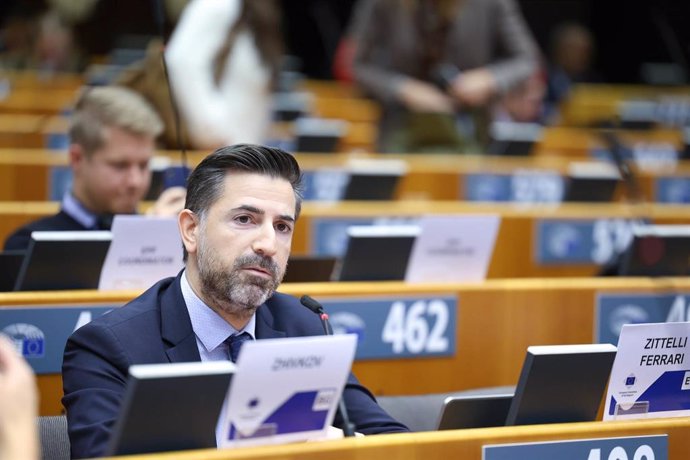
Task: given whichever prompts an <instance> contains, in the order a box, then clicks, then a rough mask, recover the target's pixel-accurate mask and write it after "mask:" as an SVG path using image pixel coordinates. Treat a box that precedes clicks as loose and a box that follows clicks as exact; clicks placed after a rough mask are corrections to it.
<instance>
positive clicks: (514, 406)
mask: <svg viewBox="0 0 690 460" xmlns="http://www.w3.org/2000/svg"><path fill="white" fill-rule="evenodd" d="M615 357H616V347H615V346H613V345H611V344H608V343H607V344H587V345H546V346H531V347H528V348H527V355H526V356H525V361H524V363H523V365H522V371H521V373H520V379H519V380H518V384H517V387H516V388H515V396H513V400H512V402H511V404H510V409H509V410H508V415H507V417H506V425H533V424H541V423H567V422H591V421H594V420H595V419H596V416H597V412H598V410H599V406H600V405H601V401H602V398H603V397H604V391H605V390H606V384H607V383H608V379H609V375H610V373H611V367H612V366H613V360H614V358H615Z"/></svg>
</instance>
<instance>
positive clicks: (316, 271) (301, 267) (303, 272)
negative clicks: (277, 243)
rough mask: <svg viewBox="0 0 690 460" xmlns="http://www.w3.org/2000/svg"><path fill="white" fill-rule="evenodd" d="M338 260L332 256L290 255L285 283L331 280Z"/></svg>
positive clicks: (284, 278)
mask: <svg viewBox="0 0 690 460" xmlns="http://www.w3.org/2000/svg"><path fill="white" fill-rule="evenodd" d="M336 260H337V259H336V258H335V257H331V256H290V258H289V259H288V264H287V268H286V270H285V276H284V277H283V283H313V282H324V281H331V279H332V277H333V270H334V268H335V264H336Z"/></svg>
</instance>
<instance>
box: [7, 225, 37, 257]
mask: <svg viewBox="0 0 690 460" xmlns="http://www.w3.org/2000/svg"><path fill="white" fill-rule="evenodd" d="M30 240H31V232H30V231H29V229H27V228H26V227H22V228H20V229H19V230H17V231H16V232H14V233H13V234H11V235H10V236H9V237H8V238H7V239H6V240H5V247H4V249H5V251H19V250H22V251H25V250H26V249H27V248H28V247H29V241H30Z"/></svg>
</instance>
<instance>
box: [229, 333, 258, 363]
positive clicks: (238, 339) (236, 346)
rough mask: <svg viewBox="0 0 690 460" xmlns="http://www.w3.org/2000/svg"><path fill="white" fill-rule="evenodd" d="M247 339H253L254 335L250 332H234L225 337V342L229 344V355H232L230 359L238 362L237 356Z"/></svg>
mask: <svg viewBox="0 0 690 460" xmlns="http://www.w3.org/2000/svg"><path fill="white" fill-rule="evenodd" d="M247 340H252V336H251V335H250V334H249V332H243V333H241V334H233V335H231V336H230V337H228V338H227V339H225V343H227V344H228V356H229V357H230V361H232V362H233V363H236V362H237V357H238V356H239V355H240V348H242V345H243V344H244V342H246V341H247Z"/></svg>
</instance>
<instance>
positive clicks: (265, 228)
mask: <svg viewBox="0 0 690 460" xmlns="http://www.w3.org/2000/svg"><path fill="white" fill-rule="evenodd" d="M252 250H253V251H254V252H255V253H257V254H262V255H264V256H267V257H273V256H274V255H275V253H276V251H277V239H276V231H275V229H274V228H273V225H272V224H271V225H269V224H266V225H262V226H261V227H260V229H259V233H258V234H257V236H256V238H255V239H254V242H253V244H252Z"/></svg>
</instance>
